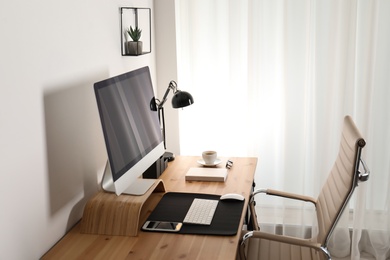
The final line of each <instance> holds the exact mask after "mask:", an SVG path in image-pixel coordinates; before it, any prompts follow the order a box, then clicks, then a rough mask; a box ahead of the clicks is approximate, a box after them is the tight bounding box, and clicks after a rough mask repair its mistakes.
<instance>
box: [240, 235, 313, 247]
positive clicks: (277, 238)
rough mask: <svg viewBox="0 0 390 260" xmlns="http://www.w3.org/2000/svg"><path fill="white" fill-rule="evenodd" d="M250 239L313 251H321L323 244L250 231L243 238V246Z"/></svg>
mask: <svg viewBox="0 0 390 260" xmlns="http://www.w3.org/2000/svg"><path fill="white" fill-rule="evenodd" d="M249 238H262V239H266V240H272V241H278V242H281V243H286V244H291V245H297V246H305V247H310V248H313V249H317V250H321V244H320V243H317V242H313V241H311V240H309V239H304V238H298V237H291V236H285V235H276V234H272V233H267V232H263V231H249V232H247V233H246V234H245V235H244V236H243V238H242V242H241V244H243V243H245V241H246V240H247V239H249Z"/></svg>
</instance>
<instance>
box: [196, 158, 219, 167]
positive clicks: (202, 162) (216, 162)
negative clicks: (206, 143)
mask: <svg viewBox="0 0 390 260" xmlns="http://www.w3.org/2000/svg"><path fill="white" fill-rule="evenodd" d="M221 162H222V161H221V159H216V160H215V162H214V163H213V164H206V163H205V162H204V160H203V159H200V160H198V163H199V164H201V165H203V166H206V167H213V166H217V165H218V164H220V163H221Z"/></svg>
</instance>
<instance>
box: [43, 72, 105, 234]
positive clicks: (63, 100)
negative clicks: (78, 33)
mask: <svg viewBox="0 0 390 260" xmlns="http://www.w3.org/2000/svg"><path fill="white" fill-rule="evenodd" d="M107 77H108V72H100V73H96V74H94V75H92V76H90V77H88V78H85V77H84V78H81V79H79V80H74V81H73V82H71V83H68V84H63V85H60V86H58V85H57V86H50V87H49V88H48V89H49V90H48V91H46V92H45V94H44V111H45V127H46V145H47V147H46V148H47V163H48V166H47V169H48V182H49V183H48V185H49V194H50V213H51V215H54V214H55V213H56V212H57V211H59V210H60V209H61V208H63V207H64V206H66V205H67V204H68V203H70V202H72V201H73V203H74V204H75V205H74V206H73V209H72V211H71V212H70V216H69V219H68V227H67V228H70V227H71V226H72V225H73V224H74V223H76V222H77V221H78V220H79V219H80V217H81V215H82V210H83V208H84V205H85V203H86V200H87V199H88V198H90V197H91V196H92V195H93V194H94V193H96V191H97V189H98V183H99V182H100V179H99V177H98V174H99V173H100V172H99V171H100V170H101V169H100V168H99V167H102V166H101V165H99V164H101V162H104V158H105V157H106V154H105V148H104V140H103V134H102V131H101V126H100V120H99V114H98V109H97V105H96V100H95V94H94V90H93V84H94V83H95V82H97V81H99V80H102V79H105V78H107Z"/></svg>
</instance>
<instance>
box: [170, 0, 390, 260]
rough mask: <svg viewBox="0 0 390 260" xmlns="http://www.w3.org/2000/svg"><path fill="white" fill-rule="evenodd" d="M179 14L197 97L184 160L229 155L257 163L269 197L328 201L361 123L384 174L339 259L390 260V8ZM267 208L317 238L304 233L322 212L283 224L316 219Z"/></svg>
mask: <svg viewBox="0 0 390 260" xmlns="http://www.w3.org/2000/svg"><path fill="white" fill-rule="evenodd" d="M175 5H176V21H177V22H176V27H177V28H176V29H177V46H178V53H177V54H178V83H179V88H180V89H182V90H186V91H188V92H190V93H191V94H192V95H193V96H194V99H195V103H194V105H193V106H190V107H188V108H186V109H185V110H184V111H182V112H181V113H180V146H181V147H180V149H181V154H184V155H194V154H198V155H200V154H201V152H202V151H203V150H207V149H213V150H217V151H218V153H219V155H220V156H256V157H258V158H259V162H258V167H257V171H256V178H255V180H256V184H257V187H267V188H274V189H281V190H285V191H289V192H295V193H300V194H305V195H310V196H314V197H316V196H317V195H318V192H319V190H320V188H321V186H322V184H323V182H324V181H325V179H326V177H327V175H328V171H329V170H330V168H331V166H332V164H333V162H334V160H335V157H336V155H337V152H338V145H339V141H340V133H341V126H342V120H343V117H344V115H346V114H349V115H351V116H352V117H353V118H354V120H355V122H356V124H357V126H358V128H360V130H361V132H362V133H363V135H364V136H365V138H366V141H367V146H366V148H364V153H363V156H364V157H365V159H366V162H367V164H368V165H369V166H370V169H371V172H372V174H371V177H370V179H369V181H368V182H366V183H363V184H361V185H360V186H359V187H358V189H357V191H356V192H355V195H354V197H353V200H352V202H351V203H350V211H346V214H345V217H344V218H343V219H342V221H341V222H340V225H339V228H338V229H337V230H336V232H335V236H334V237H333V240H332V241H331V243H330V247H331V251H332V253H333V254H334V255H335V256H338V257H343V256H345V255H348V254H351V258H352V259H363V258H364V257H365V256H366V255H371V256H373V257H375V258H376V259H386V257H387V258H389V257H390V240H389V239H390V213H389V204H390V192H389V191H388V187H389V186H390V149H389V146H390V104H389V102H388V101H389V100H390V1H389V0H382V1H380V0H343V1H340V0H317V1H315V0H294V1H287V0H253V1H249V0H246V1H245V0H230V1H228V0H178V1H176V4H175ZM233 167H234V166H233ZM258 205H260V206H259V207H260V209H259V211H260V213H261V214H262V212H263V213H264V214H263V215H264V219H265V220H267V216H268V218H270V219H272V220H273V221H274V222H276V223H277V224H282V225H283V226H284V228H283V229H282V231H281V232H284V233H294V234H296V235H301V236H304V235H305V232H306V229H305V228H300V229H296V228H295V229H294V228H293V227H294V226H297V225H296V224H299V225H302V226H311V225H312V224H313V222H314V221H313V219H312V217H311V215H310V214H308V215H306V214H304V215H298V216H297V217H294V218H292V217H289V218H282V219H279V218H277V217H276V215H274V214H278V213H280V212H287V213H290V212H295V211H296V210H295V209H297V208H298V209H307V212H309V213H310V212H311V211H312V209H310V208H306V207H307V206H303V205H301V204H299V205H297V204H294V205H293V204H286V202H284V201H283V202H282V201H279V200H272V201H270V200H264V201H263V200H260V201H259V203H258ZM288 215H289V216H291V214H288ZM264 219H263V220H264ZM274 224H275V223H274ZM299 225H298V226H299ZM267 227H268V228H269V227H271V229H274V231H278V229H279V226H278V225H269V226H266V228H267ZM289 227H290V229H289ZM348 228H351V230H352V236H351V237H352V238H351V239H349V232H348V230H349V229H348ZM350 249H351V250H350Z"/></svg>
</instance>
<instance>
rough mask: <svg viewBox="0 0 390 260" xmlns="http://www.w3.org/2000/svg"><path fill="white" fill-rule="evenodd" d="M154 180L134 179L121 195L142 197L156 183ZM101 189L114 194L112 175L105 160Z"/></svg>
mask: <svg viewBox="0 0 390 260" xmlns="http://www.w3.org/2000/svg"><path fill="white" fill-rule="evenodd" d="M156 181H157V180H156V178H154V179H141V178H138V179H136V180H135V181H134V182H133V183H132V184H131V185H130V186H129V187H127V188H126V189H125V191H124V192H122V194H127V195H136V196H141V195H144V194H145V193H146V192H147V191H148V190H149V189H150V188H151V187H152V186H153V184H155V182H156ZM101 187H102V189H103V190H104V191H106V192H111V193H115V186H114V181H113V179H112V173H111V169H110V163H109V162H108V160H107V163H106V167H105V169H104V173H103V178H102V182H101Z"/></svg>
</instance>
